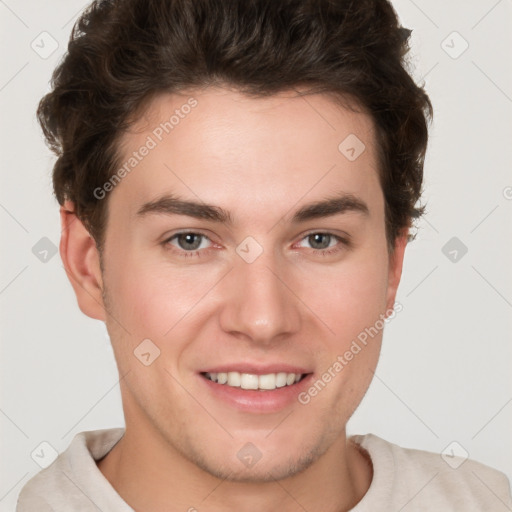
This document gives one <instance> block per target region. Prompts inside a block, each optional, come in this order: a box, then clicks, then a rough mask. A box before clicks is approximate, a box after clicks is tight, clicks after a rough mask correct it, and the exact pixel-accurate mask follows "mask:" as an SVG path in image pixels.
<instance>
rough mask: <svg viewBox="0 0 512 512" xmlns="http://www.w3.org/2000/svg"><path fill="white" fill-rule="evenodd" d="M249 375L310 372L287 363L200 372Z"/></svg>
mask: <svg viewBox="0 0 512 512" xmlns="http://www.w3.org/2000/svg"><path fill="white" fill-rule="evenodd" d="M229 372H239V373H250V374H252V375H266V374H268V373H280V372H284V373H295V374H304V373H312V372H311V370H308V369H306V368H304V367H303V366H294V365H291V364H288V363H272V364H265V365H263V364H254V363H248V362H243V363H229V364H222V365H217V366H212V367H209V368H207V369H204V370H201V371H200V373H229Z"/></svg>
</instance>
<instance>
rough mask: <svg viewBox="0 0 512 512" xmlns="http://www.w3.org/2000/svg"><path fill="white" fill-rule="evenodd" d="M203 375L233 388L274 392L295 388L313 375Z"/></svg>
mask: <svg viewBox="0 0 512 512" xmlns="http://www.w3.org/2000/svg"><path fill="white" fill-rule="evenodd" d="M201 375H202V376H203V377H204V378H205V379H207V380H209V381H211V382H214V383H217V384H220V385H222V386H227V387H231V388H239V389H245V390H253V391H274V390H276V389H279V388H285V387H291V386H294V385H295V384H298V383H299V382H301V381H302V380H303V379H304V378H306V377H307V376H308V375H311V374H309V373H287V372H277V373H266V374H263V375H258V374H255V373H242V372H201Z"/></svg>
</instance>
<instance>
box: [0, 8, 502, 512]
mask: <svg viewBox="0 0 512 512" xmlns="http://www.w3.org/2000/svg"><path fill="white" fill-rule="evenodd" d="M85 5H86V4H85V3H84V2H82V0H52V1H47V2H36V1H34V0H33V1H28V0H5V1H1V2H0V19H1V30H0V38H1V46H0V47H1V50H0V51H1V52H2V58H3V60H2V63H3V64H2V66H1V68H0V105H1V119H2V121H1V124H0V126H1V137H0V145H1V160H0V162H1V168H2V172H1V190H0V228H1V231H0V232H1V235H2V236H1V249H0V308H1V317H0V335H1V372H0V375H1V388H0V389H1V403H0V432H1V435H0V443H1V453H0V460H1V461H2V462H1V465H2V468H1V474H0V510H1V511H10V510H13V509H14V506H15V502H16V497H17V495H18V493H19V490H20V489H21V487H22V485H23V484H24V483H25V482H26V481H27V480H28V479H29V478H30V477H32V476H33V475H34V474H35V473H36V472H37V471H39V470H40V465H39V464H38V458H37V457H36V456H35V455H34V454H36V453H42V452H41V450H42V451H43V452H44V453H45V454H46V455H45V456H46V457H51V453H52V449H54V450H55V451H56V452H61V451H62V450H64V449H65V448H66V447H67V446H68V445H69V443H70V442H71V440H72V438H73V435H74V434H75V433H77V432H80V431H84V430H91V429H99V428H108V427H114V426H123V417H122V409H121V402H120V394H119V387H118V382H117V381H118V375H117V370H116V367H115V363H114V359H113V354H112V350H111V348H110V344H109V340H108V338H107V336H106V329H105V327H104V325H103V324H102V323H101V322H98V321H95V320H91V319H89V318H87V317H86V316H84V315H83V314H82V313H81V312H80V310H79V309H78V307H77V304H76V300H75V297H74V294H73V291H72V288H71V285H70V284H69V282H68V280H67V277H66V275H65V272H64V270H63V267H62V262H61V260H60V256H59V254H58V253H55V254H54V252H55V250H56V248H57V246H58V244H59V237H60V226H59V215H58V205H57V202H56V200H55V199H54V198H53V195H52V189H51V169H52V164H53V162H54V158H53V156H52V154H51V153H50V151H49V150H48V149H47V148H46V146H45V145H44V142H43V138H42V134H41V131H40V128H39V126H38V124H37V122H36V118H35V110H36V106H37V103H38V101H39V99H40V98H41V96H42V95H43V94H44V93H45V92H47V91H48V90H49V85H48V82H49V79H50V75H51V72H52V70H53V69H54V67H55V65H56V64H57V62H58V61H59V60H60V58H61V57H62V55H63V53H64V52H65V49H66V46H67V40H68V37H69V34H70V31H71V28H72V26H73V23H74V21H75V20H76V18H77V15H78V13H79V12H80V11H81V10H82V9H83V7H84V6H85ZM394 5H395V8H396V10H397V12H398V14H399V16H400V19H401V21H402V24H403V25H404V26H406V27H408V28H410V29H412V30H413V32H412V45H413V52H412V55H411V59H410V60H411V66H412V68H413V74H414V77H415V79H416V80H417V81H418V82H420V83H423V82H424V83H425V85H426V89H427V92H428V93H429V95H430V97H431V100H432V103H433V105H434V110H435V120H434V123H433V125H432V128H431V138H430V146H429V149H428V156H427V160H426V166H425V173H426V181H425V200H426V203H427V209H428V213H427V216H426V217H425V219H424V220H423V221H422V222H421V223H420V225H419V231H418V236H417V239H416V240H415V241H414V242H412V243H411V244H410V245H409V247H408V249H407V252H406V259H405V269H404V275H403V280H402V283H401V286H400V289H399V293H398V297H397V299H398V301H399V302H400V303H401V304H402V305H403V311H402V312H400V313H399V314H398V315H397V316H396V318H395V319H394V320H393V321H392V322H390V324H389V325H388V326H387V328H386V331H385V335H384V345H383V351H382V357H381V360H380V363H379V366H378V368H377V371H376V377H375V379H374V381H373V383H372V385H371V387H370V390H369V392H368V394H367V395H366V397H365V399H364V400H363V403H362V404H361V406H360V408H359V410H358V411H357V412H356V414H355V415H354V417H353V419H352V420H351V422H350V424H349V433H366V432H373V433H375V434H377V435H379V436H381V437H384V438H385V439H387V440H389V441H391V442H395V443H398V444H401V445H403V446H406V447H415V448H420V449H425V450H430V451H434V452H438V453H440V454H441V453H442V452H443V451H444V450H445V449H446V448H447V447H449V450H451V449H453V450H454V452H455V453H461V454H464V453H467V454H469V456H470V457H471V458H473V459H476V460H479V461H481V462H483V463H485V464H488V465H490V466H493V467H495V468H497V469H500V470H501V471H504V472H505V473H507V475H508V476H509V478H510V477H512V457H511V455H512V436H511V435H510V432H511V427H512V385H511V382H512V377H511V375H512V343H511V339H510V338H511V335H510V333H511V331H512V271H511V269H510V263H511V261H512V244H511V240H512V222H511V218H512V172H511V168H512V167H511V166H512V149H511V148H512V122H511V120H512V71H511V66H510V57H511V49H512V1H511V0H500V1H497V0H478V1H477V0H473V1H468V0H457V1H453V0H452V1H450V2H446V1H444V0H443V1H440V0H435V1H434V0H428V1H427V0H415V1H412V0H396V1H395V2H394ZM57 45H58V46H57ZM52 51H53V53H51V52H52ZM50 53H51V54H50ZM45 251H46V252H45ZM454 442H455V444H454ZM41 443H48V444H43V445H41ZM440 456H441V455H440Z"/></svg>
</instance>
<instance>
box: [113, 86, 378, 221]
mask: <svg viewBox="0 0 512 512" xmlns="http://www.w3.org/2000/svg"><path fill="white" fill-rule="evenodd" d="M144 148H148V149H144ZM142 153H144V155H143V156H141V154H142ZM119 154H120V167H121V166H124V167H125V169H126V171H127V172H125V173H123V175H124V177H123V179H122V181H121V182H120V183H119V184H118V185H117V186H116V187H115V189H114V190H113V192H112V198H111V200H114V201H117V200H122V202H123V208H125V209H126V213H129V214H134V212H135V211H136V210H137V208H138V207H139V206H140V205H141V204H142V203H144V202H147V201H150V200H153V199H155V197H157V196H158V195H161V194H163V193H166V192H173V193H177V194H179V195H180V196H183V197H188V198H194V199H196V200H197V199H199V200H203V201H206V202H208V203H211V204H219V205H221V206H223V207H226V206H227V207H228V209H230V210H231V209H234V210H236V209H237V208H239V209H240V211H243V210H244V209H245V210H247V214H248V215H249V214H250V213H251V212H249V211H248V210H249V208H248V205H249V203H250V204H252V205H253V208H254V210H253V212H252V213H253V214H254V213H256V212H257V211H258V210H260V213H261V209H262V208H264V209H265V210H266V211H268V210H269V209H276V208H277V207H279V206H280V207H281V210H282V209H286V208H288V207H290V206H292V205H293V204H296V203H297V202H299V201H300V199H301V198H304V200H311V199H315V198H318V197H324V196H325V195H326V194H330V193H336V192H339V191H345V192H347V193H351V194H354V195H357V196H364V197H365V200H366V202H369V203H372V202H373V203H375V202H377V203H379V202H382V198H381V197H380V196H381V191H380V185H379V179H378V171H377V161H376V151H375V141H374V127H373V122H372V119H371V118H370V117H369V116H368V115H367V114H365V113H362V112H356V111H352V110H349V109H346V108H343V107H342V106H340V105H338V104H336V103H335V102H334V100H333V99H332V98H331V97H329V96H327V95H320V94H316V95H308V96H303V97H299V96H297V93H296V92H295V91H292V92H283V93H280V94H276V95H274V96H270V97H266V98H253V97H248V96H246V95H244V94H242V93H239V92H235V91H230V90H226V89H221V88H208V89H203V90H190V91H187V92H182V93H180V94H172V95H171V94H161V95H159V96H157V97H155V98H154V99H153V100H152V101H151V102H150V103H149V104H147V105H146V109H145V111H144V112H143V114H142V115H141V117H140V118H139V119H138V120H137V121H136V122H135V123H134V124H133V126H132V127H131V129H130V131H129V132H127V133H125V134H124V135H123V137H122V139H121V143H120V151H119ZM127 164H128V165H127ZM132 164H133V165H132ZM120 198H121V199H120Z"/></svg>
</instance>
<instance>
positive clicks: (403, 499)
mask: <svg viewBox="0 0 512 512" xmlns="http://www.w3.org/2000/svg"><path fill="white" fill-rule="evenodd" d="M351 440H352V441H353V442H355V443H356V444H357V445H359V446H360V447H361V448H363V449H364V450H365V451H366V452H367V453H368V454H369V456H370V458H371V460H372V464H373V467H374V477H373V480H372V484H371V485H370V489H369V491H368V494H370V493H371V492H373V494H375V496H376V495H377V494H379V495H381V498H382V495H385V499H387V500H388V501H389V502H390V503H392V506H398V507H405V506H406V504H410V508H411V510H428V509H433V508H435V509H436V510H443V511H444V510H447V511H448V510H465V511H479V510H493V511H500V510H503V511H505V510H512V498H511V495H510V485H509V481H508V479H507V477H506V476H505V475H504V474H503V473H501V472H500V471H498V470H496V469H493V468H491V467H489V466H486V465H485V464H481V463H480V462H476V461H474V460H471V459H468V458H464V457H458V456H456V455H453V453H449V452H448V453H446V454H439V453H433V452H428V451H423V450H416V449H411V448H403V447H401V446H398V445H396V444H393V443H390V442H388V441H386V440H384V439H381V438H380V437H377V436H375V435H373V434H367V435H364V436H353V437H352V438H351ZM372 488H373V489H372ZM363 501H364V500H363Z"/></svg>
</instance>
